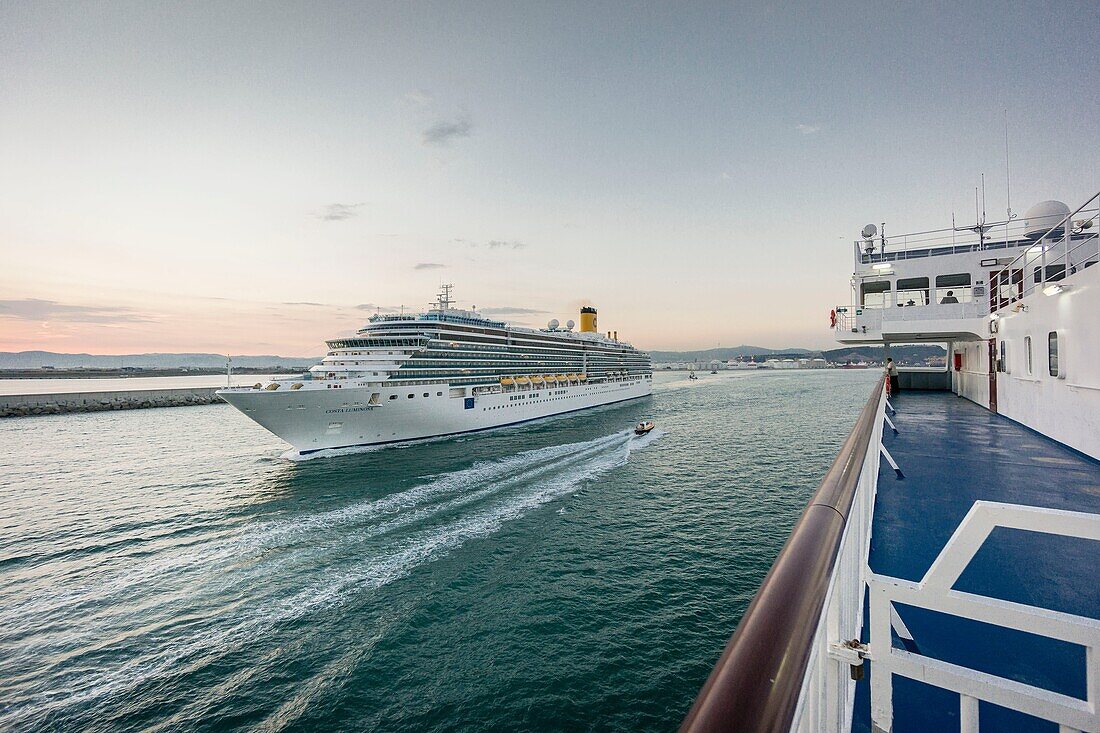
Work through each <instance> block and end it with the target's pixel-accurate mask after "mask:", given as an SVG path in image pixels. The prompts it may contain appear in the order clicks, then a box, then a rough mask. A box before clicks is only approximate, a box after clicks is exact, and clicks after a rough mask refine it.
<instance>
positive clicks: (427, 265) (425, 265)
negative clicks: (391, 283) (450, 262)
mask: <svg viewBox="0 0 1100 733" xmlns="http://www.w3.org/2000/svg"><path fill="white" fill-rule="evenodd" d="M444 267H446V265H441V264H439V263H438V262H417V263H416V264H415V265H413V269H414V270H442V269H443V268H444Z"/></svg>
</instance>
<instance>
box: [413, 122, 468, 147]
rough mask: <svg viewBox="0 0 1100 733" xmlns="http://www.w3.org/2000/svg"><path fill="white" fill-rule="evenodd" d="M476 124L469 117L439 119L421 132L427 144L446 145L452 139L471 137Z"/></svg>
mask: <svg viewBox="0 0 1100 733" xmlns="http://www.w3.org/2000/svg"><path fill="white" fill-rule="evenodd" d="M473 129H474V126H473V124H472V123H471V122H470V120H469V119H467V118H465V117H459V118H456V119H453V120H439V121H438V122H436V123H434V124H433V125H431V126H430V127H429V128H428V129H426V130H424V132H423V133H421V136H422V139H423V141H424V144H425V145H436V146H439V147H444V146H447V145H450V144H451V141H452V140H456V139H458V138H461V137H470V135H471V134H472V133H473Z"/></svg>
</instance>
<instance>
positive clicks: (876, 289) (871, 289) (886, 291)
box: [859, 280, 890, 308]
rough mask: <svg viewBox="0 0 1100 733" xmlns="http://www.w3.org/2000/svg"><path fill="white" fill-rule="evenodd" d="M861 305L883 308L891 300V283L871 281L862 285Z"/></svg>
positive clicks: (887, 281)
mask: <svg viewBox="0 0 1100 733" xmlns="http://www.w3.org/2000/svg"><path fill="white" fill-rule="evenodd" d="M859 292H860V298H859V300H860V305H863V306H866V307H868V308H883V307H885V306H886V305H887V304H888V303H889V300H890V281H889V280H871V281H868V282H864V283H862V284H861V285H860V291H859Z"/></svg>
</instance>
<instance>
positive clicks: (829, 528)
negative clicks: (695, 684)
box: [680, 380, 886, 733]
mask: <svg viewBox="0 0 1100 733" xmlns="http://www.w3.org/2000/svg"><path fill="white" fill-rule="evenodd" d="M885 405H886V391H885V388H884V384H883V381H882V380H880V381H879V382H878V383H877V385H876V386H875V388H874V390H873V392H872V394H871V397H870V399H868V400H867V403H866V404H865V405H864V406H863V410H862V412H860V415H859V418H858V420H857V421H856V424H855V427H854V428H853V429H852V432H851V434H850V435H849V436H848V439H847V440H846V441H845V442H844V445H843V447H841V449H840V453H839V454H838V455H837V457H836V460H835V461H833V465H832V466H831V467H830V468H829V472H828V473H827V474H826V475H825V478H824V479H823V480H822V482H821V485H820V486H819V487H818V489H817V491H816V492H815V493H814V495H813V497H812V498H811V499H810V502H809V504H808V505H807V506H806V508H805V510H803V512H802V516H801V518H800V519H799V520H798V524H796V525H795V528H794V531H793V532H792V533H791V536H790V538H788V540H787V543H786V545H784V546H783V549H782V550H781V551H780V553H779V556H778V557H777V558H776V560H775V563H774V564H773V565H772V568H771V570H770V571H769V572H768V575H767V577H766V578H765V579H764V583H763V584H762V585H761V586H760V589H759V590H758V591H757V593H756V597H755V598H753V601H752V603H751V604H750V605H749V608H748V610H747V611H746V612H745V615H744V617H743V618H742V619H741V623H740V624H738V626H737V631H736V632H735V633H734V634H733V637H732V638H731V639H730V640H729V642H728V643H727V644H726V648H725V650H724V651H723V652H722V656H721V657H720V658H719V660H718V663H717V665H715V667H714V670H713V671H712V672H711V674H710V677H709V678H708V679H707V681H706V684H705V685H704V686H703V689H702V690H701V691H700V692H699V695H698V697H697V698H696V700H695V703H694V705H692V707H691V710H690V711H689V712H688V715H687V717H686V718H685V719H684V722H683V724H682V725H681V727H680V730H681V732H682V733H701V732H703V731H708V732H709V731H729V732H731V733H733V732H737V733H748V732H750V731H751V732H753V733H762V732H763V731H791V730H798V731H807V732H809V731H824V730H835V731H841V730H848V729H849V728H850V724H851V716H852V699H853V694H854V689H855V688H854V685H855V682H854V681H853V680H852V678H853V676H855V674H856V673H854V672H853V671H852V670H853V668H852V664H853V662H858V661H859V651H858V650H857V649H855V648H853V647H852V645H850V644H848V643H847V640H851V639H856V638H858V637H859V633H860V628H861V627H862V623H863V600H864V589H865V587H866V584H865V580H866V575H867V570H866V568H867V551H868V546H869V544H868V543H869V542H870V532H871V513H872V510H873V507H874V500H875V487H876V485H877V480H878V462H879V451H880V447H881V440H882V426H883V421H884V418H885V412H884V410H885ZM860 668H861V666H860V665H859V664H857V665H856V669H860Z"/></svg>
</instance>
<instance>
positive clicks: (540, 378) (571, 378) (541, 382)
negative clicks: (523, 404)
mask: <svg viewBox="0 0 1100 733" xmlns="http://www.w3.org/2000/svg"><path fill="white" fill-rule="evenodd" d="M587 380H588V375H586V374H536V375H534V376H530V377H501V378H500V384H501V386H502V387H527V386H534V387H542V386H545V385H555V384H572V383H576V382H579V383H582V384H583V383H584V382H586V381H587Z"/></svg>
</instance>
